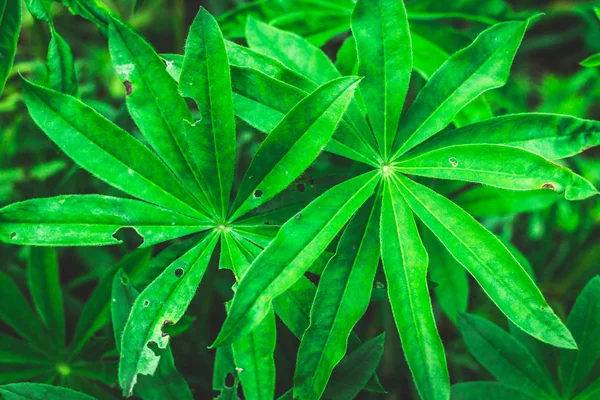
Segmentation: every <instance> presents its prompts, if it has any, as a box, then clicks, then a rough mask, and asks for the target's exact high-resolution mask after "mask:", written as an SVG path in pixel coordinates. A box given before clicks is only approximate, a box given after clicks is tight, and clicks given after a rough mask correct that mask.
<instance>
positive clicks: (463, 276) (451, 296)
mask: <svg viewBox="0 0 600 400" xmlns="http://www.w3.org/2000/svg"><path fill="white" fill-rule="evenodd" d="M421 235H422V237H423V242H424V244H425V248H426V249H427V254H428V255H429V279H430V280H431V281H432V282H434V283H435V284H436V286H435V287H434V288H433V291H434V292H435V297H436V298H437V300H438V302H439V303H440V307H441V308H442V310H443V311H444V313H445V314H446V315H447V316H448V318H450V319H451V320H452V321H453V322H454V323H456V317H457V316H458V313H462V312H466V311H467V305H468V302H469V281H468V277H467V273H466V271H465V269H464V268H463V266H462V265H460V264H459V263H458V262H457V261H456V260H455V259H454V258H453V257H452V256H451V255H450V253H448V251H447V250H446V248H445V247H444V246H443V244H442V243H440V241H439V240H438V239H437V238H436V237H435V236H434V235H433V234H432V233H431V232H430V231H428V230H424V231H423V232H421Z"/></svg>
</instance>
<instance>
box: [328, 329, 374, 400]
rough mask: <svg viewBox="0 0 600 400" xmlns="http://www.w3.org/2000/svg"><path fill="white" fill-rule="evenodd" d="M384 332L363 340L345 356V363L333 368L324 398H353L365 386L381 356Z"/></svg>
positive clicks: (340, 399) (349, 399) (343, 399)
mask: <svg viewBox="0 0 600 400" xmlns="http://www.w3.org/2000/svg"><path fill="white" fill-rule="evenodd" d="M384 342H385V333H382V334H381V335H379V336H377V337H375V338H373V339H371V340H369V341H368V342H365V343H364V344H362V345H360V346H359V347H358V348H356V349H355V350H354V351H352V352H351V353H350V354H348V355H347V356H346V358H345V359H344V360H346V362H345V363H343V364H342V363H340V364H338V367H337V368H336V369H334V370H333V373H332V374H331V379H330V380H329V385H328V386H327V389H326V390H325V395H324V396H325V398H332V399H337V400H351V399H354V398H355V397H356V396H357V395H358V393H359V392H360V391H361V390H362V389H363V388H364V387H365V384H366V383H367V380H368V379H369V377H372V376H374V374H375V370H376V369H377V366H378V365H379V361H380V360H381V357H382V356H383V344H384Z"/></svg>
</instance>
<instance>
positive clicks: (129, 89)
mask: <svg viewBox="0 0 600 400" xmlns="http://www.w3.org/2000/svg"><path fill="white" fill-rule="evenodd" d="M123 86H125V91H126V93H127V96H129V95H130V94H131V92H133V86H131V82H129V81H125V82H123Z"/></svg>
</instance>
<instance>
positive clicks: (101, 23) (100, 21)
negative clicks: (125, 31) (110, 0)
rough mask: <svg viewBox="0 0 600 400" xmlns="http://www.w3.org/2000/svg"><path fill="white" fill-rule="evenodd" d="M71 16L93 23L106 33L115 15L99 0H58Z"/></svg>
mask: <svg viewBox="0 0 600 400" xmlns="http://www.w3.org/2000/svg"><path fill="white" fill-rule="evenodd" d="M60 2H61V3H63V4H64V5H65V7H67V8H68V9H69V11H70V12H71V14H73V15H80V16H81V17H83V18H85V19H87V20H89V21H91V22H93V23H94V24H96V26H98V28H99V29H100V30H101V31H102V32H104V33H106V32H107V30H108V25H109V24H110V22H111V21H112V20H114V19H115V18H117V17H116V15H115V14H114V13H113V12H112V11H111V10H110V9H109V8H108V7H106V6H105V5H104V3H102V1H101V0H60Z"/></svg>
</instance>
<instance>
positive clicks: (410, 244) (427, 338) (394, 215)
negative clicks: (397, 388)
mask: <svg viewBox="0 0 600 400" xmlns="http://www.w3.org/2000/svg"><path fill="white" fill-rule="evenodd" d="M398 185H399V184H398V183H396V181H395V180H393V177H388V179H387V180H386V181H385V185H384V187H383V204H382V209H381V259H382V261H383V269H384V271H385V278H386V281H387V286H388V296H389V299H390V305H391V307H392V312H393V315H394V320H395V321H396V326H397V327H398V333H399V334H400V339H401V341H402V348H403V349H404V355H405V356H406V361H407V362H408V366H409V367H410V370H411V372H412V375H413V377H414V380H415V385H416V386H417V390H418V392H419V394H420V395H421V398H423V399H426V400H429V399H447V398H448V397H449V392H450V378H449V376H448V367H447V366H446V356H445V354H444V348H443V346H442V341H441V339H440V336H439V333H438V330H437V327H436V324H435V319H434V317H433V311H432V309H431V299H430V298H429V291H428V289H427V264H428V256H427V252H426V251H425V247H423V243H422V242H421V239H420V238H419V232H418V230H417V225H416V223H415V219H414V216H413V214H412V211H411V210H410V208H409V207H408V204H406V201H405V200H404V198H403V195H404V194H403V193H402V192H401V191H400V189H399V187H398Z"/></svg>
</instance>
